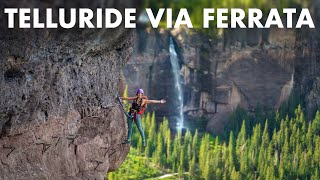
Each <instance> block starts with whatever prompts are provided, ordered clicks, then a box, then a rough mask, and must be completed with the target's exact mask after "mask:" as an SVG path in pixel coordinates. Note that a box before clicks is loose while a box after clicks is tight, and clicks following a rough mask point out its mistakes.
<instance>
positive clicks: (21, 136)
mask: <svg viewBox="0 0 320 180" xmlns="http://www.w3.org/2000/svg"><path fill="white" fill-rule="evenodd" d="M135 3H136V2H126V1H108V2H106V1H90V3H89V2H88V1H87V2H85V1H72V2H71V1H68V3H64V2H62V1H41V2H39V1H28V2H20V1H2V2H1V3H0V9H4V7H18V8H19V7H39V8H41V9H42V8H43V10H44V8H49V7H50V8H58V7H64V8H66V9H68V8H71V7H72V8H74V7H88V8H91V9H94V8H97V7H102V8H103V7H114V8H119V9H121V8H124V6H126V7H130V6H131V7H133V5H136V4H135ZM41 11H42V10H41ZM1 16H2V17H0V19H1V26H0V28H1V29H0V31H1V34H0V40H1V43H0V57H1V58H0V61H1V62H0V72H1V73H2V74H1V76H0V86H1V88H0V96H1V97H0V99H1V102H0V160H1V161H0V179H103V177H104V175H105V173H106V172H108V171H112V170H115V169H116V168H118V167H119V165H120V164H121V163H122V161H123V160H124V159H125V157H126V155H127V153H128V151H129V146H124V145H121V142H122V141H123V140H124V139H125V137H126V125H125V120H124V116H123V113H122V112H121V111H120V109H119V108H118V105H117V102H116V99H115V97H116V94H117V92H118V88H119V86H118V83H119V77H120V71H121V70H120V69H121V68H122V67H123V66H124V64H125V63H126V62H127V60H128V58H129V56H130V55H131V53H132V45H133V42H134V40H133V39H134V38H133V37H134V32H132V31H129V30H126V29H124V28H123V27H120V28H117V29H100V30H99V29H98V30H97V29H94V30H93V29H91V30H90V29H85V30H83V29H82V30H81V29H72V30H63V29H50V30H49V29H48V30H46V29H41V30H40V29H37V30H35V29H10V30H9V29H7V28H6V27H7V22H6V17H4V15H2V13H1ZM43 18H45V17H43ZM56 18H57V17H54V19H56Z"/></svg>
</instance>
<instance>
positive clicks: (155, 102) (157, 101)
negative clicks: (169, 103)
mask: <svg viewBox="0 0 320 180" xmlns="http://www.w3.org/2000/svg"><path fill="white" fill-rule="evenodd" d="M144 102H145V103H146V104H164V103H166V100H164V99H161V100H144Z"/></svg>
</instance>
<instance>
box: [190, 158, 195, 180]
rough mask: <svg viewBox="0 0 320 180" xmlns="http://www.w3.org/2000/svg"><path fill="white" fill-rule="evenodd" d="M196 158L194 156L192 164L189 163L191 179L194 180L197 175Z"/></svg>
mask: <svg viewBox="0 0 320 180" xmlns="http://www.w3.org/2000/svg"><path fill="white" fill-rule="evenodd" d="M195 168H196V157H195V155H193V157H192V159H191V162H190V163H189V179H194V175H195V174H196V170H195Z"/></svg>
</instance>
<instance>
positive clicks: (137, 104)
mask: <svg viewBox="0 0 320 180" xmlns="http://www.w3.org/2000/svg"><path fill="white" fill-rule="evenodd" d="M143 94H144V93H143V90H142V89H138V90H137V93H136V95H137V96H136V97H120V99H121V100H131V101H133V102H132V105H131V107H130V111H129V114H130V115H131V116H132V117H133V118H130V117H128V119H127V123H128V138H127V140H126V141H125V142H124V144H130V143H131V135H132V121H134V122H135V123H136V125H137V127H138V129H139V131H140V135H141V137H142V144H143V146H146V139H145V136H144V132H143V129H142V126H141V115H142V114H143V113H144V110H145V109H146V107H147V104H164V103H166V100H164V99H161V100H148V98H147V97H146V96H144V95H143Z"/></svg>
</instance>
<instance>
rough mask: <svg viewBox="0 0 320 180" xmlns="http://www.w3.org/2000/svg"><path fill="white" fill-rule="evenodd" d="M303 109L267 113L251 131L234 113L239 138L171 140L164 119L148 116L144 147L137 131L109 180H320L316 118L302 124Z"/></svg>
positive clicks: (179, 137)
mask: <svg viewBox="0 0 320 180" xmlns="http://www.w3.org/2000/svg"><path fill="white" fill-rule="evenodd" d="M302 109H303V108H302V106H297V108H296V109H294V110H293V111H292V112H294V113H293V116H288V115H284V114H281V113H271V114H273V116H268V118H266V116H265V115H263V114H260V115H259V117H260V118H261V119H265V120H264V121H263V122H262V120H261V119H259V121H256V122H257V123H256V124H254V125H252V126H251V127H250V126H248V124H251V123H250V122H249V120H248V119H245V118H244V117H247V118H249V116H248V113H247V112H245V111H244V110H241V111H238V112H236V114H238V115H240V116H241V117H235V116H234V118H235V119H240V121H241V126H239V127H237V131H238V133H237V134H234V133H233V131H230V133H229V134H228V135H229V137H228V138H225V139H221V138H220V137H218V136H214V137H212V136H210V135H209V134H206V133H205V134H199V133H198V131H195V133H194V134H192V133H191V132H190V131H187V132H186V133H185V134H182V133H181V132H177V133H176V134H174V136H172V133H171V131H170V129H169V127H168V120H167V119H166V118H164V119H163V122H162V123H160V124H159V125H158V126H156V124H155V115H154V113H153V114H152V116H151V115H150V114H147V115H146V116H144V117H143V118H142V123H143V127H149V129H148V130H147V133H146V135H147V147H145V150H143V149H142V147H141V140H140V139H141V138H140V137H139V132H138V131H135V132H134V133H136V135H137V139H134V141H137V142H136V143H133V145H132V147H131V151H130V154H129V156H128V158H127V159H126V161H125V162H124V163H123V165H122V166H121V168H120V169H119V170H117V171H116V172H113V173H109V174H108V178H109V179H146V178H155V177H159V176H161V175H164V174H171V175H172V176H170V177H168V178H167V179H177V178H185V179H187V178H188V179H319V169H320V135H319V134H318V132H319V129H318V128H319V126H318V125H319V121H320V113H319V112H318V113H316V115H315V118H314V119H313V120H311V121H309V122H306V121H307V120H306V118H305V116H304V112H303V110H302ZM249 119H250V118H249ZM258 122H259V123H258ZM275 122H276V123H277V125H274V124H275ZM150 129H153V131H151V130H150ZM248 132H250V133H248ZM138 138H140V139H138ZM172 173H173V174H172ZM175 173H176V174H175Z"/></svg>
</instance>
